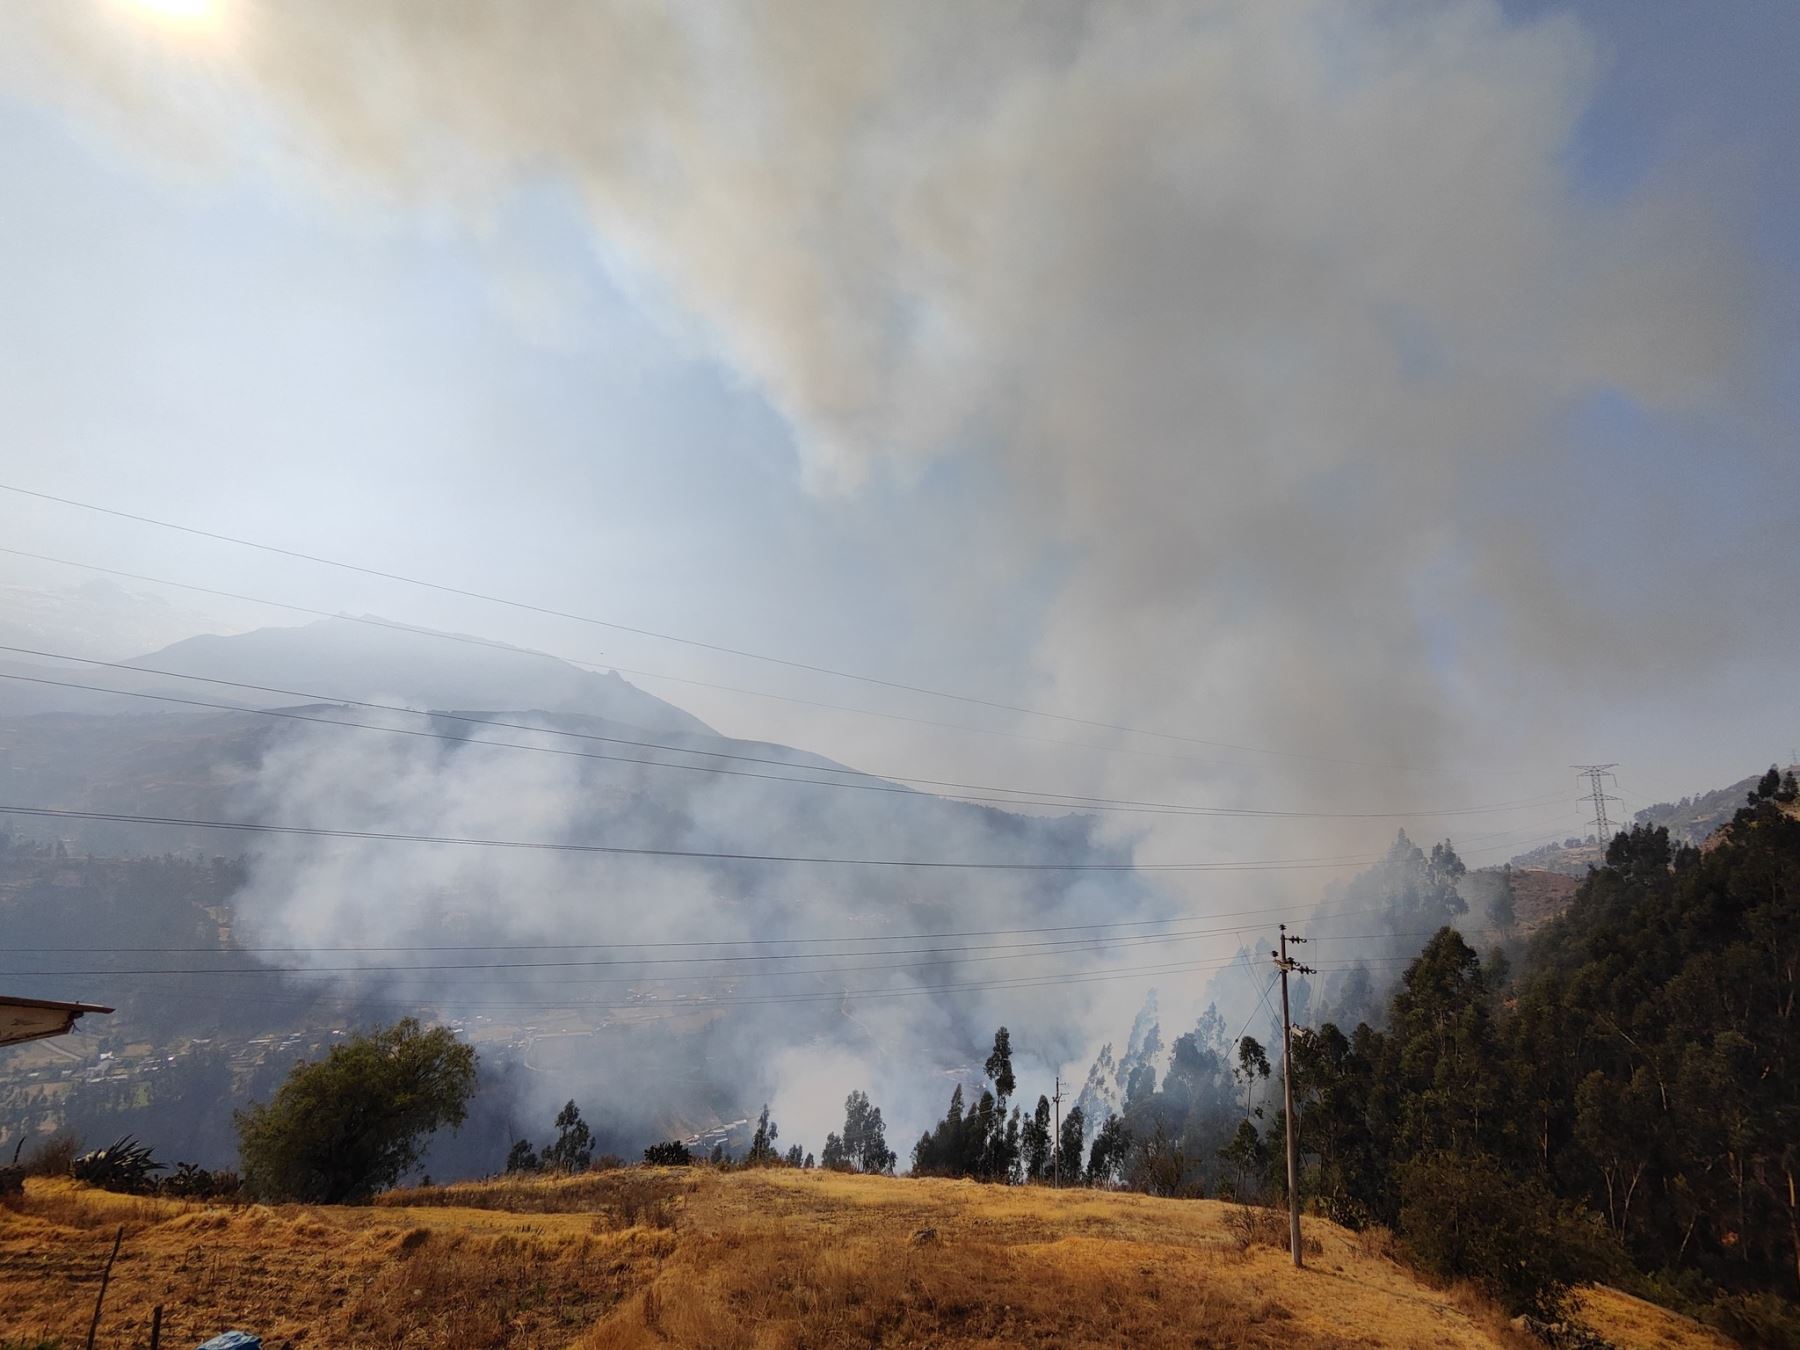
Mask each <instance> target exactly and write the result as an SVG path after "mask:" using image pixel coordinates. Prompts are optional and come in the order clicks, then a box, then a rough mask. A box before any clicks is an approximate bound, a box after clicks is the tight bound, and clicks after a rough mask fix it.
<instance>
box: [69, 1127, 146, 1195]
mask: <svg viewBox="0 0 1800 1350" xmlns="http://www.w3.org/2000/svg"><path fill="white" fill-rule="evenodd" d="M150 1152H151V1149H150V1145H148V1144H140V1143H138V1141H137V1140H135V1139H133V1138H132V1137H131V1136H130V1135H126V1136H125V1137H124V1138H122V1139H119V1140H117V1141H116V1142H114V1143H111V1144H108V1145H107V1146H106V1147H105V1148H97V1149H95V1150H94V1151H93V1152H92V1153H84V1154H82V1155H81V1156H80V1157H79V1158H77V1159H75V1161H74V1162H73V1163H71V1164H70V1166H69V1175H70V1176H72V1177H74V1178H75V1180H77V1181H85V1182H86V1183H87V1184H88V1185H90V1186H98V1187H100V1188H101V1189H102V1190H107V1191H147V1190H149V1189H150V1188H151V1185H152V1184H153V1182H154V1180H155V1178H154V1177H153V1176H152V1175H151V1174H152V1173H153V1172H160V1171H162V1170H163V1168H164V1167H165V1166H167V1164H165V1163H159V1162H157V1161H156V1160H155V1159H154V1158H152V1157H151V1156H150Z"/></svg>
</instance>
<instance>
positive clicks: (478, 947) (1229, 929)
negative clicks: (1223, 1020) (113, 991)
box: [7, 904, 1485, 969]
mask: <svg viewBox="0 0 1800 1350" xmlns="http://www.w3.org/2000/svg"><path fill="white" fill-rule="evenodd" d="M1313 908H1315V907H1314V906H1312V905H1308V904H1295V905H1277V906H1274V907H1271V908H1269V909H1255V910H1240V911H1237V912H1236V913H1230V912H1228V913H1225V914H1209V915H1192V916H1189V917H1188V918H1181V919H1133V920H1123V921H1120V922H1117V923H1100V924H1057V925H1050V926H1045V927H1038V928H995V929H969V930H965V931H963V932H953V933H894V934H885V935H880V934H878V935H875V936H855V937H851V936H846V937H840V938H797V937H796V938H716V939H711V940H694V941H659V942H618V941H603V942H572V941H571V942H457V943H410V942H400V943H360V944H351V945H340V944H336V943H320V944H311V943H308V944H289V945H286V946H231V947H216V946H215V947H147V946H139V945H135V944H134V945H131V946H124V947H104V946H79V947H17V946H11V945H9V946H8V948H7V950H8V951H11V952H31V953H34V954H35V953H52V952H53V953H73V952H79V953H83V954H103V953H130V954H134V955H146V956H147V955H151V954H155V955H202V954H209V953H216V954H218V955H221V956H224V955H250V954H256V953H267V954H271V955H284V954H298V953H309V952H310V953H328V952H563V951H597V950H602V949H604V950H609V951H662V950H667V949H669V948H672V947H676V948H693V947H748V946H768V945H776V944H786V943H819V942H856V943H861V944H864V945H865V946H869V945H871V944H874V943H877V942H913V941H929V940H935V939H940V938H950V937H971V936H972V937H985V936H1010V935H1013V934H1021V935H1027V936H1029V935H1032V934H1037V933H1063V932H1068V931H1070V930H1071V929H1081V930H1094V929H1102V928H1129V927H1137V928H1141V927H1146V926H1148V925H1152V924H1171V923H1186V922H1189V921H1190V919H1192V920H1198V919H1207V918H1211V919H1225V918H1234V917H1236V916H1237V914H1250V915H1254V916H1256V917H1257V919H1258V920H1259V922H1256V923H1240V924H1232V925H1228V926H1226V927H1223V928H1208V929H1175V930H1173V931H1171V932H1162V933H1118V934H1112V935H1108V934H1105V933H1097V932H1092V931H1090V932H1089V933H1088V935H1087V936H1085V937H1079V938H1067V939H1060V941H1067V942H1070V943H1080V944H1084V945H1088V946H1098V945H1101V944H1105V943H1115V942H1123V941H1127V940H1142V941H1154V940H1156V939H1159V938H1163V937H1171V936H1188V937H1227V936H1231V935H1234V934H1239V933H1253V932H1256V931H1257V930H1258V929H1259V928H1261V927H1262V926H1263V924H1264V923H1267V922H1269V921H1271V920H1274V919H1276V918H1277V916H1279V915H1282V914H1285V913H1287V912H1288V911H1290V910H1296V909H1313ZM1382 913H1386V910H1385V909H1380V908H1370V909H1359V910H1357V909H1343V910H1334V911H1332V912H1331V913H1330V914H1328V915H1319V914H1315V915H1314V916H1313V917H1314V918H1315V919H1317V920H1318V921H1319V922H1328V921H1330V920H1333V919H1341V918H1345V917H1347V916H1350V915H1364V914H1382ZM1436 931H1437V930H1436V929H1435V928H1434V929H1430V930H1428V931H1420V932H1416V933H1415V932H1393V933H1385V932H1383V933H1346V934H1342V935H1334V940H1343V941H1349V940H1351V939H1358V940H1371V941H1372V940H1374V939H1377V938H1384V937H1429V936H1431V934H1432V933H1435V932H1436ZM1484 931H1485V930H1484ZM1018 945H1022V944H1018V943H1012V942H992V943H971V944H967V945H965V946H960V947H949V948H937V949H933V950H943V951H990V950H995V949H998V948H1002V947H1013V946H1018ZM894 954H901V949H895V948H891V947H873V946H871V949H870V950H868V951H849V952H846V951H813V952H769V953H763V954H757V953H741V954H727V955H726V956H724V957H721V958H719V959H723V960H743V961H749V960H759V961H765V960H766V961H783V960H790V959H793V958H796V957H803V956H815V957H816V956H875V955H894ZM702 959H709V958H702V957H679V958H671V960H675V961H685V960H696V961H697V960H702ZM647 963H649V958H644V959H643V960H642V961H625V960H621V961H617V962H614V963H612V964H617V965H636V964H647ZM359 969H361V967H359Z"/></svg>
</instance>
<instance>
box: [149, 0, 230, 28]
mask: <svg viewBox="0 0 1800 1350" xmlns="http://www.w3.org/2000/svg"><path fill="white" fill-rule="evenodd" d="M135 3H136V4H137V7H138V8H139V9H142V10H146V11H148V12H149V13H151V14H153V15H155V16H156V17H157V18H159V19H170V20H174V21H176V22H179V23H206V22H208V21H210V20H212V19H213V18H215V17H217V15H218V5H217V4H216V2H215V0H135Z"/></svg>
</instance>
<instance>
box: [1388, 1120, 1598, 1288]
mask: <svg viewBox="0 0 1800 1350" xmlns="http://www.w3.org/2000/svg"><path fill="white" fill-rule="evenodd" d="M1400 1234H1401V1238H1402V1240H1403V1241H1404V1243H1405V1246H1406V1250H1407V1252H1408V1254H1409V1255H1410V1256H1411V1257H1412V1259H1413V1260H1414V1261H1415V1262H1416V1263H1417V1264H1418V1265H1419V1266H1420V1267H1421V1268H1422V1269H1424V1270H1426V1271H1429V1272H1430V1273H1432V1274H1434V1275H1438V1276H1441V1277H1443V1278H1446V1279H1463V1280H1468V1281H1470V1282H1471V1283H1473V1284H1475V1285H1478V1286H1479V1287H1481V1288H1482V1289H1484V1290H1485V1291H1487V1292H1488V1293H1489V1294H1491V1295H1492V1296H1493V1297H1494V1298H1495V1299H1496V1300H1498V1301H1499V1303H1500V1304H1501V1305H1502V1306H1503V1307H1504V1308H1505V1309H1506V1310H1507V1312H1509V1313H1515V1314H1518V1313H1523V1314H1527V1315H1530V1316H1533V1317H1539V1318H1542V1319H1544V1320H1546V1321H1555V1320H1557V1319H1558V1318H1559V1317H1560V1315H1561V1313H1562V1311H1563V1305H1564V1302H1565V1300H1566V1298H1567V1296H1568V1292H1569V1288H1570V1286H1571V1285H1573V1284H1577V1283H1582V1282H1586V1281H1589V1280H1593V1279H1600V1278H1604V1277H1606V1276H1607V1275H1609V1274H1612V1273H1613V1272H1614V1270H1615V1268H1616V1266H1617V1262H1616V1261H1615V1260H1614V1259H1612V1254H1611V1253H1610V1252H1609V1251H1608V1249H1607V1245H1606V1241H1605V1238H1604V1236H1603V1235H1602V1234H1601V1233H1600V1232H1599V1231H1598V1229H1597V1228H1596V1226H1595V1225H1594V1224H1593V1223H1592V1222H1589V1221H1586V1220H1584V1219H1582V1218H1581V1217H1580V1216H1579V1215H1578V1214H1577V1213H1576V1212H1575V1211H1574V1210H1573V1209H1572V1208H1571V1207H1570V1206H1568V1205H1567V1204H1565V1203H1564V1202H1562V1201H1559V1200H1557V1199H1556V1197H1555V1196H1553V1195H1551V1194H1550V1192H1549V1191H1548V1190H1546V1189H1545V1188H1544V1186H1543V1185H1542V1184H1540V1183H1539V1182H1537V1181H1536V1180H1534V1179H1523V1180H1522V1179H1520V1178H1518V1177H1516V1176H1511V1175H1509V1174H1507V1173H1506V1172H1504V1171H1503V1170H1502V1169H1501V1168H1500V1167H1499V1166H1497V1165H1496V1164H1495V1163H1494V1161H1493V1160H1492V1159H1490V1158H1486V1157H1469V1156H1466V1155H1459V1154H1452V1153H1433V1154H1429V1155H1427V1156H1425V1157H1423V1158H1419V1159H1416V1160H1414V1161H1412V1162H1409V1163H1406V1164H1404V1165H1403V1166H1402V1167H1401V1169H1400Z"/></svg>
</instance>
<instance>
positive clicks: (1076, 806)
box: [0, 644, 1558, 820]
mask: <svg viewBox="0 0 1800 1350" xmlns="http://www.w3.org/2000/svg"><path fill="white" fill-rule="evenodd" d="M0 651H4V652H14V653H16V654H19V655H25V656H37V657H43V658H46V659H49V660H57V661H77V662H81V663H83V664H86V665H94V666H102V667H105V668H107V669H109V670H119V671H129V672H132V673H137V674H146V675H157V676H163V677H167V678H170V679H177V680H188V681H195V682H199V683H202V684H215V685H220V686H222V687H225V688H229V689H242V690H246V691H254V692H257V693H264V694H279V695H281V696H283V697H288V698H298V699H305V700H306V701H307V702H309V703H319V704H330V705H333V706H341V707H347V708H362V709H367V710H370V711H377V712H387V713H397V714H400V715H402V716H407V717H422V718H425V719H427V720H433V719H442V720H447V721H454V722H461V723H465V724H468V725H472V726H491V727H501V728H511V729H514V730H519V731H529V732H532V733H534V734H537V735H546V736H561V737H566V738H570V739H576V740H584V741H594V742H599V743H604V744H608V745H622V746H627V747H633V748H638V749H645V750H657V751H661V752H663V753H665V754H678V755H692V756H696V757H699V758H706V759H724V760H731V761H733V762H743V763H749V764H766V765H771V766H775V767H779V768H789V769H798V770H804V771H808V772H814V773H835V774H849V775H853V776H855V777H859V778H867V779H878V780H881V781H872V782H864V783H857V782H840V781H836V780H830V779H819V778H797V777H794V776H792V775H790V774H769V773H757V772H752V771H748V770H743V769H725V768H719V767H717V766H714V765H703V764H670V763H667V762H664V761H662V760H654V759H636V758H632V757H630V756H625V755H610V754H600V753H595V752H591V751H590V752H582V751H577V750H563V749H558V748H556V747H554V746H544V745H526V744H522V743H520V742H517V741H496V740H482V741H475V740H471V739H470V738H468V737H466V736H452V735H448V734H446V733H444V732H435V731H421V730H417V729H411V728H405V727H385V726H377V725H374V724H371V723H367V722H346V721H344V720H342V719H341V718H331V717H317V716H314V715H311V714H308V713H298V712H292V711H288V710H282V709H274V708H252V707H244V706H242V705H239V704H231V703H216V702H212V701H209V700H206V699H189V698H180V697H177V696H175V695H171V694H157V693H152V692H149V691H147V690H139V689H114V688H111V687H109V686H106V685H95V684H83V683H81V682H79V681H74V680H54V679H50V678H48V677H46V676H41V675H23V674H18V673H16V672H9V671H0V679H5V680H14V681H18V682H22V683H26V684H38V685H48V686H52V687H55V688H58V689H79V690H84V691H86V692H89V693H98V694H112V695H116V696H118V697H120V698H135V699H145V700H149V701H152V702H157V703H171V704H176V705H179V706H183V707H193V708H206V709H210V710H212V711H215V712H234V713H246V714H250V715H252V716H257V717H275V718H282V719H284V720H287V721H297V722H312V723H317V724H319V725H322V726H335V727H344V728H347V729H349V730H352V731H372V732H379V733H384V734H387V735H394V736H413V737H418V738H422V739H426V740H437V741H447V742H449V743H451V744H454V745H480V746H495V747H498V748H501V749H508V750H525V751H532V752H535V753H539V754H552V755H563V756H568V757H573V758H576V759H595V760H605V761H608V762H611V763H619V764H636V765H641V766H643V767H646V768H653V769H676V770H682V771H686V772H692V773H711V774H724V775H727V776H731V777H741V778H761V779H765V780H768V781H771V782H777V783H801V784H809V785H811V786H815V787H836V788H850V789H855V790H859V791H864V792H889V793H901V794H904V795H908V796H923V795H925V794H921V793H919V792H918V791H916V790H915V789H916V788H927V787H928V788H932V789H950V790H948V791H935V790H934V791H933V792H931V793H930V794H929V795H930V796H932V797H937V798H940V799H946V800H954V801H966V802H975V803H981V804H985V805H997V806H1042V807H1048V808H1053V809H1061V810H1083V811H1088V810H1091V811H1127V812H1134V813H1142V814H1152V815H1187V816H1211V817H1242V818H1272V819H1299V820H1399V819H1412V818H1415V817H1427V818H1434V819H1435V818H1438V817H1447V816H1468V815H1486V814H1491V813H1493V812H1496V811H1516V810H1524V809H1527V808H1530V807H1533V806H1542V805H1546V804H1548V803H1549V802H1552V801H1555V800H1558V798H1556V797H1555V796H1550V795H1547V796H1542V797H1532V798H1521V799H1518V800H1515V801H1510V802H1492V803H1488V804H1485V805H1481V806H1465V807H1446V808H1442V809H1430V808H1427V809H1425V810H1416V811H1292V810H1280V809H1273V808H1266V807H1229V806H1201V805H1195V804H1191V803H1181V802H1159V801H1144V800H1136V799H1132V798H1121V797H1098V796H1084V795H1081V794H1078V793H1064V792H1052V791H1048V790H1043V789H1036V788H1013V787H1004V786H995V785H992V784H982V783H959V782H954V781H951V780H947V779H938V778H918V777H909V776H907V775H904V774H886V773H876V772H874V771H872V770H865V769H851V768H845V767H839V766H832V765H812V764H796V763H794V762H792V761H791V760H782V759H773V758H770V757H768V756H760V755H744V754H737V753H734V752H730V751H724V750H699V749H693V748H690V747H687V746H681V745H669V744H667V743H665V742H660V741H640V740H633V739H630V738H628V737H622V736H603V735H600V734H598V733H594V732H583V731H570V730H566V729H562V728H556V727H539V726H533V725H531V724H530V723H528V722H513V721H508V720H506V719H503V718H493V717H477V716H474V715H473V714H469V713H457V712H437V711H424V710H421V709H417V708H407V707H404V706H401V705H398V704H392V703H373V702H369V701H367V700H363V699H352V698H341V697H339V696H337V695H334V694H320V693H310V692H307V691H304V690H298V689H283V688H279V687H276V686H272V685H261V684H249V683H246V682H244V681H241V680H225V679H215V678H213V677H212V676H208V675H190V674H185V673H183V672H180V671H172V670H162V669H158V668H156V667H153V666H138V665H130V664H127V663H125V662H121V661H101V660H98V659H95V658H92V657H85V656H71V655H68V654H65V653H62V652H49V651H43V650H40V649H37V648H33V647H14V646H7V645H4V644H0ZM896 783H908V784H912V785H914V786H913V787H898V786H895V784H896ZM981 793H1006V794H1011V795H1009V796H981V795H971V794H981Z"/></svg>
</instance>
